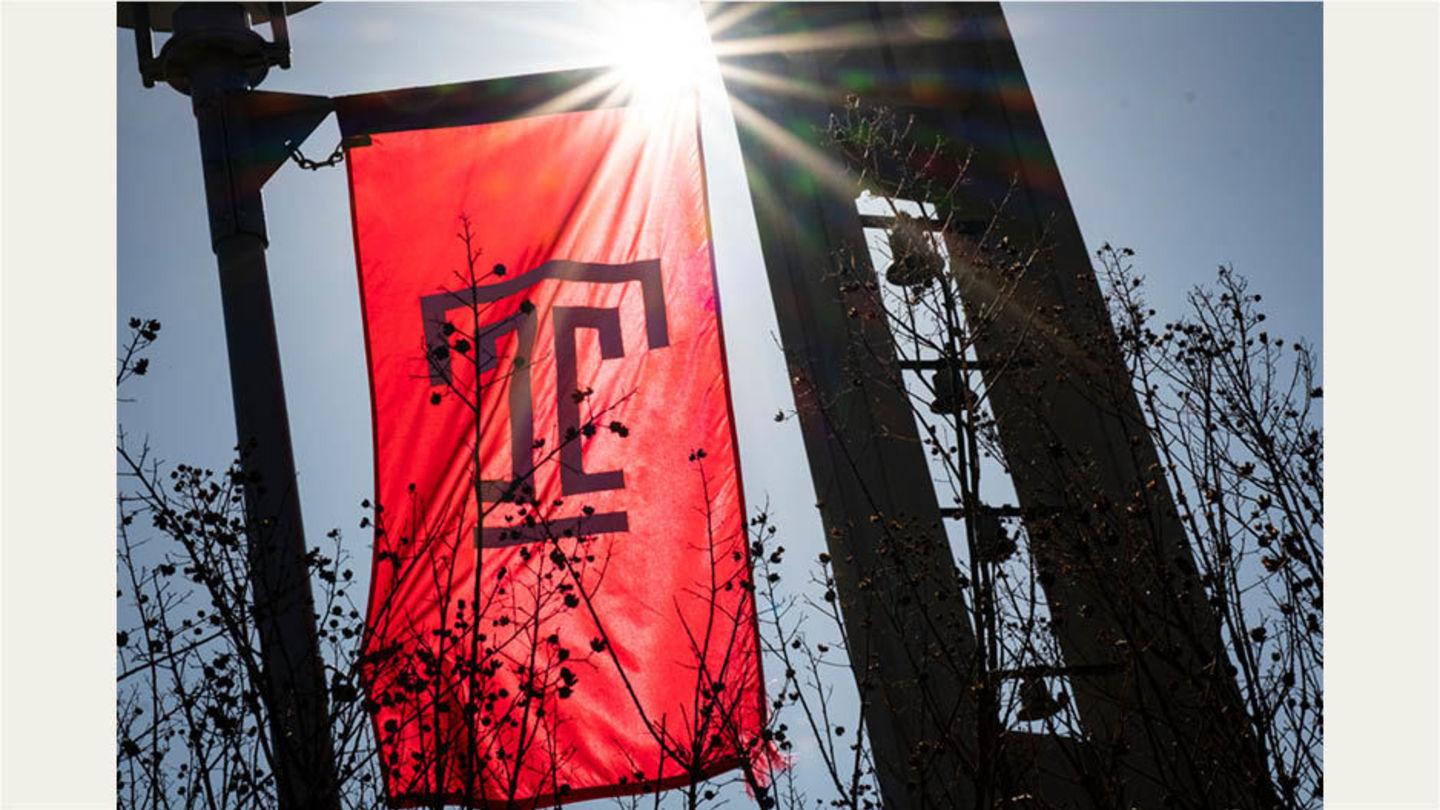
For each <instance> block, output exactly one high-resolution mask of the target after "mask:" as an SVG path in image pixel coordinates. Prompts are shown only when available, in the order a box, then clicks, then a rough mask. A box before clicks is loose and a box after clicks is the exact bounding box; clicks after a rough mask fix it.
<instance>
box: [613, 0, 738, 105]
mask: <svg viewBox="0 0 1440 810" xmlns="http://www.w3.org/2000/svg"><path fill="white" fill-rule="evenodd" d="M611 8H613V11H614V14H613V16H611V18H610V20H609V22H608V23H607V25H606V27H607V28H608V29H609V30H607V31H606V32H604V33H605V35H606V41H607V42H609V43H611V45H610V47H609V49H608V50H609V52H610V53H609V59H608V62H609V63H610V64H611V65H613V66H614V79H615V80H616V82H617V83H618V85H619V88H620V89H621V90H622V91H623V92H626V93H628V94H630V95H631V97H632V99H633V100H635V101H640V102H647V101H664V100H668V99H670V98H673V97H674V96H675V95H676V94H679V93H688V92H693V91H694V89H695V88H696V87H698V85H699V84H700V82H701V81H703V80H704V78H705V77H706V76H707V74H708V73H710V72H713V71H714V70H715V56H714V50H713V49H712V47H711V45H710V37H709V35H708V33H707V32H706V28H705V18H704V15H703V14H702V13H701V10H700V6H699V4H698V3H694V2H675V1H674V0H671V1H669V2H667V1H666V0H631V2H626V3H624V4H615V5H613V6H612V7H611Z"/></svg>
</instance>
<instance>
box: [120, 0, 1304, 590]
mask: <svg viewBox="0 0 1440 810" xmlns="http://www.w3.org/2000/svg"><path fill="white" fill-rule="evenodd" d="M1004 8H1005V11H1006V14H1007V18H1008V20H1009V23H1010V27H1011V30H1012V33H1013V35H1014V37H1015V41H1016V46H1017V49H1018V50H1019V54H1020V57H1021V60H1022V63H1023V65H1024V67H1025V70H1026V73H1027V77H1028V79H1029V81H1030V85H1031V90H1032V92H1033V93H1034V95H1035V97H1036V100H1037V104H1038V106H1039V110H1040V115H1041V118H1042V121H1043V122H1044V125H1045V127H1046V130H1047V134H1048V135H1049V138H1050V141H1051V146H1052V148H1053V150H1054V152H1055V155H1056V158H1057V160H1058V162H1059V165H1060V169H1061V173H1062V176H1063V178H1064V180H1065V183H1066V186H1067V189H1068V191H1069V193H1070V197H1071V201H1072V203H1073V205H1074V209H1075V212H1076V215H1077V217H1078V219H1079V222H1080V226H1081V230H1082V233H1083V234H1084V236H1085V238H1086V240H1087V243H1088V244H1089V245H1090V247H1091V249H1092V250H1093V249H1094V248H1095V247H1098V246H1099V244H1100V243H1102V242H1106V241H1108V242H1111V243H1113V244H1116V245H1128V246H1131V247H1133V248H1135V249H1136V251H1137V252H1138V254H1139V255H1138V256H1137V260H1138V267H1139V268H1140V270H1141V272H1143V273H1144V274H1145V275H1146V276H1147V277H1148V278H1149V280H1150V284H1151V288H1150V289H1151V297H1152V299H1153V300H1154V301H1155V303H1156V304H1157V308H1158V309H1160V310H1161V313H1162V315H1166V314H1176V313H1178V310H1179V308H1180V307H1181V306H1182V303H1183V295H1184V292H1185V290H1186V289H1188V287H1189V286H1190V285H1192V284H1195V283H1198V282H1205V281H1208V280H1210V279H1212V278H1213V276H1214V272H1215V267H1216V265H1217V264H1219V263H1227V262H1228V263H1233V264H1234V266H1235V267H1236V269H1237V270H1238V271H1240V272H1241V273H1243V274H1245V275H1248V276H1249V277H1250V278H1251V279H1252V281H1253V283H1254V285H1255V288H1256V289H1257V290H1258V291H1260V292H1262V293H1265V295H1266V299H1267V302H1273V303H1272V305H1271V309H1269V310H1268V311H1269V313H1270V317H1271V319H1272V322H1273V323H1274V324H1275V327H1274V328H1275V332H1276V333H1277V334H1284V335H1286V336H1295V337H1299V336H1304V337H1306V338H1308V339H1309V340H1311V341H1312V342H1313V343H1315V344H1316V345H1317V346H1318V345H1319V343H1320V338H1321V247H1322V240H1321V145H1322V142H1321V120H1322V119H1321V15H1320V11H1319V6H1318V5H1310V4H1264V5H1250V4H1195V5H1169V4H1048V3H1036V4H1006V5H1005V6H1004ZM610 24H611V23H610V20H609V19H608V15H607V14H606V12H605V10H604V9H602V8H600V7H598V6H594V5H591V6H575V5H568V4H524V3H518V4H517V3H495V4H485V5H483V6H474V5H468V4H467V5H458V4H436V5H430V4H365V5H348V4H324V5H321V6H319V7H317V8H315V9H312V10H309V11H306V12H304V13H302V14H300V15H298V16H297V17H295V18H294V19H293V20H292V23H291V36H292V40H293V45H294V51H295V53H294V65H295V66H294V68H293V69H292V70H290V71H285V72H281V71H274V72H272V73H271V76H270V77H269V79H267V81H266V82H265V83H264V85H263V86H262V89H266V90H272V91H280V90H284V91H290V92H300V93H314V94H324V95H340V94H347V93H358V92H367V91H374V90H385V89H392V88H397V87H407V86H420V85H427V84H435V83H441V82H453V81H464V80H471V79H483V78H489V77H494V76H500V75H507V74H516V73H530V72H536V71H543V70H552V69H562V68H569V67H580V66H588V65H594V64H600V63H603V62H605V61H608V59H609V58H610V56H611V54H610V53H608V52H607V49H606V48H605V46H604V44H603V39H604V38H603V37H597V36H593V35H591V32H597V31H602V32H603V31H605V30H606V26H607V25H610ZM117 43H118V45H117V57H116V72H117V76H116V96H117V135H118V139H117V161H118V175H117V197H116V205H117V214H118V220H117V226H118V254H117V308H116V314H117V316H118V317H119V319H120V323H121V324H122V325H123V322H124V320H125V319H126V318H127V317H129V316H131V315H138V316H142V317H155V318H158V319H160V320H161V321H162V322H163V323H164V330H163V331H162V335H161V341H160V343H159V344H158V345H157V347H156V348H155V350H154V351H153V352H152V358H153V359H152V366H151V372H150V375H149V376H148V377H147V378H145V379H143V380H140V381H138V383H137V384H136V385H135V386H134V389H133V390H132V391H131V392H130V395H132V396H134V397H135V398H136V399H137V400H138V401H137V402H136V403H134V404H121V405H120V406H119V415H120V418H121V421H122V422H123V423H124V424H125V425H126V427H127V429H128V430H129V431H130V432H131V433H132V434H133V435H134V436H136V437H141V436H145V435H148V436H150V438H151V439H152V442H153V445H154V447H155V449H156V451H157V452H158V453H159V455H160V456H162V457H164V458H166V459H168V460H170V461H172V462H173V461H185V462H189V463H195V464H199V465H202V466H209V467H214V468H220V467H222V466H223V465H224V463H225V462H226V460H227V459H228V457H229V453H230V448H231V446H232V445H233V444H234V427H233V418H232V412H231V404H230V391H229V382H228V375H227V371H226V365H225V362H226V361H225V348H224V344H223V325H222V322H221V316H220V302H219V293H218V285H217V284H216V271H215V265H214V259H213V256H212V254H211V252H210V249H209V241H208V235H207V225H206V218H205V212H204V206H203V195H202V188H201V182H200V172H199V153H198V146H197V144H196V138H195V129H194V121H193V118H192V117H191V115H190V112H189V105H188V100H187V99H185V98H182V97H181V96H179V95H178V94H176V93H174V92H173V91H172V90H170V89H168V88H166V87H163V86H161V87H157V88H154V89H150V90H146V89H143V88H142V87H141V86H140V83H139V80H138V77H137V75H136V73H135V67H134V52H133V46H132V45H131V42H130V38H129V36H128V33H126V32H121V33H119V34H117ZM708 100H709V103H708V104H707V105H706V107H705V120H704V122H703V123H704V126H703V136H704V138H705V141H706V155H707V162H708V167H709V177H710V189H711V203H712V218H713V224H714V230H715V238H716V249H715V252H716V258H717V265H718V271H719V277H720V283H721V297H722V300H723V301H724V302H725V312H726V316H727V321H729V323H727V329H726V336H727V340H728V341H729V344H730V346H729V350H730V351H729V354H730V357H731V358H745V359H746V362H745V363H744V364H743V365H742V364H739V363H736V362H734V361H733V360H732V368H733V373H734V377H735V379H734V380H733V387H734V394H735V405H736V410H737V413H736V418H737V422H738V426H739V434H740V445H741V454H742V463H743V465H744V473H745V480H746V489H747V495H748V499H749V500H750V502H751V503H752V504H759V503H762V502H763V501H765V500H766V499H767V498H768V500H769V501H770V503H771V505H772V508H771V514H772V515H773V516H774V517H775V519H776V521H777V523H778V524H779V525H780V527H781V529H782V531H784V532H785V534H786V536H787V537H788V538H789V539H787V540H786V543H787V545H788V546H789V547H790V548H791V549H792V551H794V552H796V553H795V554H794V555H792V557H793V558H796V559H805V560H808V559H813V557H814V553H815V552H817V551H818V550H819V549H820V548H821V542H822V541H821V533H820V528H819V522H818V519H817V518H816V516H815V514H814V509H813V508H812V506H811V504H812V503H813V500H814V499H813V492H812V491H811V490H810V488H809V483H808V477H807V476H806V465H805V461H804V457H803V449H802V446H801V442H800V438H799V431H798V426H797V425H796V424H795V423H794V422H793V421H788V422H785V423H782V424H777V423H775V422H774V421H773V418H772V417H773V415H774V413H775V411H776V410H777V409H786V410H788V409H789V408H790V394H789V386H788V383H787V381H786V377H785V371H784V365H783V361H782V358H781V356H780V353H779V351H778V349H777V348H776V347H775V345H774V343H773V341H772V339H771V337H770V336H771V335H772V334H773V333H774V332H775V327H774V321H773V312H772V311H771V309H770V304H769V298H768V292H767V291H766V290H765V287H764V274H763V269H762V268H761V265H760V251H759V244H758V239H757V237H756V234H755V231H754V225H753V222H752V215H751V210H750V203H749V195H748V191H747V189H746V188H745V185H744V182H743V175H742V173H741V172H740V170H739V153H738V145H737V144H736V142H735V137H734V133H733V124H732V121H731V119H730V118H729V115H728V111H727V110H726V109H725V108H724V105H723V102H722V100H721V99H720V98H719V97H718V96H717V95H716V94H714V93H711V94H710V96H709V99H708ZM337 141H338V130H337V129H336V127H335V125H334V122H333V120H331V121H328V122H326V123H325V124H324V125H322V126H321V127H320V128H319V129H318V130H317V131H316V133H315V134H314V135H313V136H312V137H311V139H310V140H309V141H308V142H307V143H306V144H305V146H304V150H305V152H306V153H307V154H308V155H310V156H311V157H323V156H325V155H326V154H328V153H329V151H330V150H331V148H332V147H333V146H334V145H335V143H336V142H337ZM348 205H349V203H348V195H347V191H346V186H345V178H344V172H343V169H341V168H332V169H328V170H321V171H319V172H305V171H301V170H299V169H298V168H297V167H295V166H293V165H291V166H287V167H285V168H283V169H282V170H281V171H280V172H279V173H278V174H277V175H276V177H275V178H274V179H273V180H272V181H271V183H270V184H269V185H268V186H267V188H266V213H267V217H268V224H269V231H270V241H271V250H270V254H269V260H270V275H271V284H272V289H273V292H274V299H275V308H276V317H277V322H278V330H279V336H280V341H281V350H282V357H283V363H284V371H285V381H286V386H287V390H288V394H289V405H290V417H291V429H292V434H293V436H294V442H295V450H296V460H297V466H298V469H299V476H300V478H299V482H300V493H301V498H302V503H303V510H304V514H305V520H306V527H307V535H308V538H309V540H310V542H311V543H312V544H314V543H316V542H318V541H319V540H320V539H321V538H322V537H323V535H324V533H325V532H326V531H327V530H328V529H330V528H331V527H335V526H338V527H341V528H343V529H345V530H346V533H347V536H348V537H349V539H350V541H351V542H350V546H351V548H352V550H353V551H354V552H355V553H356V554H357V556H358V557H359V558H360V559H359V563H360V564H359V565H357V566H356V568H357V570H363V569H364V568H366V567H368V563H367V561H366V560H365V559H364V557H365V554H366V548H367V545H366V544H367V543H368V536H367V533H366V532H364V531H363V530H360V529H358V528H357V527H356V522H357V521H358V520H359V518H360V516H361V514H362V512H361V509H360V507H359V502H360V500H361V499H362V498H365V497H368V496H369V495H370V494H371V492H370V488H371V477H372V472H371V452H370V451H371V448H370V435H371V434H370V425H369V400H368V396H369V393H368V388H367V384H366V376H365V366H364V353H363V345H362V334H361V324H360V320H359V314H360V310H359V301H358V295H357V291H356V285H355V267H354V256H353V250H352V243H351V237H350V219H349V207H348ZM737 322H738V328H737Z"/></svg>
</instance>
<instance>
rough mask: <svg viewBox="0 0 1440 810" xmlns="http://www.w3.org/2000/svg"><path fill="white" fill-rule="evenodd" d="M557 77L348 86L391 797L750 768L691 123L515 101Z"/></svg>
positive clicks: (736, 532)
mask: <svg viewBox="0 0 1440 810" xmlns="http://www.w3.org/2000/svg"><path fill="white" fill-rule="evenodd" d="M584 75H586V74H579V73H577V74H570V76H571V77H573V76H581V77H583V76H584ZM577 83H578V81H576V80H574V79H573V78H567V76H566V75H564V74H561V75H559V78H556V74H551V76H550V77H529V78H525V79H518V80H516V79H512V80H501V81H496V82H486V83H478V84H475V85H463V86H460V87H458V88H435V89H431V90H419V91H401V92H399V93H396V94H381V95H377V96H362V97H351V98H349V99H340V100H338V102H339V103H338V107H339V111H340V117H341V126H342V130H343V131H344V132H345V135H346V138H347V143H348V144H349V145H350V149H349V152H348V165H349V176H350V189H351V197H352V205H353V216H354V228H355V243H356V254H357V261H358V265H359V276H360V286H361V291H362V297H363V309H364V319H365V331H366V347H367V351H368V360H369V368H370V381H371V391H372V401H373V408H374V430H375V437H374V439H375V466H376V476H375V477H376V484H375V486H376V493H377V497H378V501H379V504H378V508H377V515H378V517H377V520H376V524H377V528H376V534H375V558H374V568H373V574H372V577H373V578H372V586H371V593H370V600H369V617H368V620H367V625H368V628H369V632H368V637H367V638H366V640H365V645H364V657H363V659H362V663H363V667H364V671H363V675H364V678H365V681H366V686H367V695H368V697H367V706H368V707H369V708H370V710H371V711H372V713H373V715H374V720H375V728H376V734H377V736H378V741H379V754H380V757H381V763H382V767H383V770H384V774H385V781H386V792H387V796H388V798H389V801H390V803H391V804H392V805H393V806H420V805H426V804H428V803H430V802H431V801H432V799H433V798H434V797H443V799H444V800H445V801H446V802H448V803H457V804H464V805H469V806H491V805H496V806H498V805H502V804H504V805H507V806H508V805H509V804H510V803H512V802H513V803H515V804H517V805H518V806H526V807H528V806H536V805H541V804H553V803H555V802H557V801H572V800H578V799H586V798H595V797H600V796H610V795H619V794H625V793H635V792H641V791H644V790H648V789H653V788H655V787H657V786H661V787H663V786H671V785H678V784H685V783H688V782H691V781H694V780H696V779H700V778H703V777H707V776H710V775H713V774H716V773H719V772H722V771H725V770H728V769H731V768H736V767H745V766H746V765H747V763H749V762H751V761H755V760H756V759H757V758H760V757H761V756H762V754H763V750H764V745H763V743H761V742H760V729H761V726H762V725H763V722H764V715H765V699H764V691H763V686H762V680H761V673H760V660H759V658H760V652H759V645H758V640H757V632H756V624H755V611H754V592H753V587H752V585H751V583H750V568H749V556H748V547H747V543H746V540H745V519H744V502H743V497H742V493H741V489H740V478H739V466H738V460H737V454H736V446H735V433H734V422H733V419H732V415H731V407H730V402H729V388H728V384H727V379H726V370H725V357H724V342H723V340H722V335H721V331H720V319H719V307H718V301H717V297H716V280H715V268H714V262H713V258H712V251H711V243H710V232H709V222H708V212H707V209H706V198H705V178H704V170H703V166H702V159H701V151H700V141H699V131H698V126H697V123H698V115H697V109H696V106H695V103H694V101H693V99H691V100H683V101H681V102H678V103H675V104H673V105H667V106H665V107H664V108H659V107H654V106H650V107H644V108H642V107H627V106H623V105H621V106H617V105H615V104H614V102H610V101H606V100H601V101H596V100H594V99H593V98H592V99H591V101H590V102H589V103H588V104H587V105H586V107H585V108H584V109H572V110H571V111H565V112H548V113H545V114H536V113H535V110H534V108H533V105H531V104H529V102H530V101H533V100H534V97H535V95H536V94H537V93H539V94H541V95H551V96H553V95H554V94H555V91H558V90H563V89H564V88H566V87H567V86H573V85H575V84H577Z"/></svg>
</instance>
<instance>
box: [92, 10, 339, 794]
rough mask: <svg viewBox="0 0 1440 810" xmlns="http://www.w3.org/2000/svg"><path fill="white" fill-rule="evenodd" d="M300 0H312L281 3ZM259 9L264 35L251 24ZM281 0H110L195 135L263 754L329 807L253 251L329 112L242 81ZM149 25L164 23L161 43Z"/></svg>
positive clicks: (269, 332) (270, 322)
mask: <svg viewBox="0 0 1440 810" xmlns="http://www.w3.org/2000/svg"><path fill="white" fill-rule="evenodd" d="M289 5H290V6H291V10H292V11H293V10H296V9H295V7H296V6H299V7H306V6H311V5H314V3H299V4H295V3H292V4H289ZM252 16H253V17H254V18H256V19H268V20H269V22H270V23H271V30H272V32H273V34H274V38H273V40H274V41H269V42H267V41H266V40H265V39H264V37H262V36H260V35H259V34H258V33H256V32H255V31H253V30H251V28H250V21H251V19H252ZM285 20H286V4H284V3H266V4H259V3H244V4H242V3H122V4H120V8H119V23H120V25H121V26H123V27H127V28H133V29H134V30H135V42H136V48H137V55H138V57H139V65H140V74H141V79H142V81H143V82H144V83H145V85H146V86H147V87H150V86H153V85H154V84H155V82H156V81H157V80H159V81H165V82H167V83H169V84H170V85H171V86H172V87H174V88H175V89H176V90H178V91H180V92H181V93H185V94H187V95H189V96H190V97H191V102H192V105H193V109H194V113H195V121H196V125H197V127H198V129H199V135H200V158H201V163H202V165H203V170H204V178H205V200H206V203H207V206H208V209H209V216H210V244H211V247H212V248H213V249H214V251H215V257H216V261H217V263H218V265H219V270H220V294H221V299H222V304H223V309H224V317H225V338H226V346H227V350H228V354H229V361H230V386H231V395H232V397H233V400H234V404H235V432H236V437H237V439H238V446H239V448H240V452H241V464H242V467H243V469H244V470H245V473H246V475H245V480H244V492H245V505H246V517H247V532H248V537H247V540H248V543H249V557H250V575H251V585H252V588H253V598H254V604H255V610H254V615H255V620H256V624H257V629H258V631H259V637H260V653H261V656H260V657H261V666H262V672H261V681H262V682H261V683H259V684H257V685H256V686H257V687H258V688H259V690H260V692H261V694H262V695H263V697H264V700H265V704H266V706H267V708H268V710H269V715H270V717H269V720H270V729H269V731H270V736H271V742H272V749H271V750H272V766H273V770H274V775H275V780H276V791H277V794H278V797H279V806H280V807H281V808H282V809H283V810H310V809H311V808H315V809H316V810H331V809H332V808H333V809H335V810H338V808H339V796H338V793H337V786H336V777H335V753H334V745H333V742H332V740H331V738H330V725H329V711H328V708H327V701H326V692H325V680H324V671H323V665H322V662H321V658H320V650H319V643H318V640H317V635H316V628H315V606H314V598H313V596H312V595H311V592H310V581H309V576H308V572H307V566H306V558H305V535H304V530H303V526H302V523H301V519H300V499H299V495H298V493H297V491H296V483H295V459H294V453H293V451H292V449H291V444H290V426H289V419H288V417H287V414H286V408H285V388H284V384H283V381H282V379H281V373H280V349H279V344H278V341H277V339H276V334H275V316H274V312H273V311H272V308H271V302H270V282H269V278H268V275H267V271H266V265H265V249H266V247H267V246H268V240H267V238H266V233H265V212H264V208H263V206H262V204H261V195H260V189H261V186H262V185H263V184H264V182H265V180H266V179H268V178H269V177H270V175H271V174H273V173H274V172H275V170H276V169H277V168H279V166H280V165H282V164H283V162H284V160H285V159H286V155H287V144H289V143H298V142H300V141H303V140H304V138H305V136H307V135H308V134H309V133H310V132H311V131H313V129H314V128H315V126H316V125H318V124H319V123H320V121H321V120H322V119H323V118H324V117H325V116H326V115H327V114H328V113H329V111H330V100H329V99H328V98H319V97H312V96H297V95H292V94H285V93H261V92H258V91H256V90H254V89H253V88H254V87H255V86H256V85H258V84H260V82H261V81H263V80H264V78H265V75H266V73H268V71H269V69H270V67H272V66H275V65H278V66H280V67H282V68H286V67H289V63H290V58H289V40H288V32H287V29H286V25H285ZM152 30H158V31H164V30H171V31H173V34H172V36H171V37H170V39H169V41H167V42H166V43H165V45H164V47H163V48H162V49H161V50H160V53H159V55H158V56H157V55H154V54H152V49H151V41H150V33H151V31H152Z"/></svg>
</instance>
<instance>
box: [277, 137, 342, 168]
mask: <svg viewBox="0 0 1440 810" xmlns="http://www.w3.org/2000/svg"><path fill="white" fill-rule="evenodd" d="M285 149H286V151H288V152H289V153H290V158H291V159H292V160H294V161H295V165H297V166H299V167H300V168H302V169H309V170H310V171H315V170H316V169H323V168H325V167H326V166H334V165H337V164H338V163H340V161H342V160H344V159H345V147H344V143H343V142H341V143H339V144H336V145H335V151H334V152H331V153H330V157H328V158H325V159H324V160H311V159H310V158H307V157H305V156H304V155H302V154H300V148H299V147H297V146H296V145H295V144H293V143H291V142H290V141H286V142H285Z"/></svg>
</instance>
